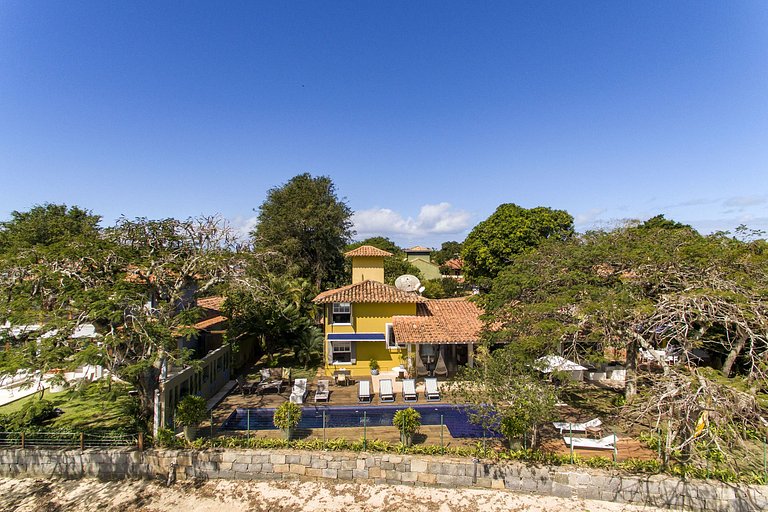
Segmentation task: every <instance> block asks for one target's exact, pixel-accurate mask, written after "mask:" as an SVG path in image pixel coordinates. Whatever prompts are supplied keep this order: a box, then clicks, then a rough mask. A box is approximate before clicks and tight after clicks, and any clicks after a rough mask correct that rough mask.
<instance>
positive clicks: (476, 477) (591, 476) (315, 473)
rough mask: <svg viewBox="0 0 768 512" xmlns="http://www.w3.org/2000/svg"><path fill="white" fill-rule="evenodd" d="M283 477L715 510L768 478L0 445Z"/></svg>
mask: <svg viewBox="0 0 768 512" xmlns="http://www.w3.org/2000/svg"><path fill="white" fill-rule="evenodd" d="M170 471H174V472H175V475H176V478H177V479H193V478H201V479H211V478H223V479H232V480H235V479H244V480H281V479H289V478H305V479H330V480H341V481H350V482H352V481H354V482H361V483H363V482H364V483H374V484H377V483H385V484H401V485H416V486H439V487H475V488H484V489H499V490H503V489H506V490H510V491H516V492H528V493H534V494H542V495H551V496H559V497H563V498H569V497H579V498H586V499H595V500H605V501H614V502H619V503H632V504H638V505H653V506H658V507H667V508H674V509H688V510H702V511H713V512H726V511H728V512H731V511H736V512H741V511H745V512H746V511H757V510H768V486H746V485H735V484H725V483H722V482H715V481H700V480H682V479H679V478H675V477H671V476H665V475H626V474H621V473H618V472H611V471H603V470H594V469H589V470H588V469H583V468H574V467H568V466H558V467H551V466H536V465H528V464H524V463H519V462H500V463H495V462H487V461H478V462H474V461H473V460H472V459H460V458H448V457H430V456H415V455H394V454H380V453H353V452H309V451H293V450H224V449H215V450H199V451H196V450H148V451H145V452H139V451H136V450H129V449H109V450H97V449H90V450H85V451H80V450H61V451H57V450H29V449H26V450H24V449H20V448H17V449H2V450H0V475H3V476H37V477H59V478H82V477H96V478H102V479H122V478H160V479H162V480H163V481H165V479H166V478H167V476H168V474H169V472H170Z"/></svg>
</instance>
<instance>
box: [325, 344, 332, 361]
mask: <svg viewBox="0 0 768 512" xmlns="http://www.w3.org/2000/svg"><path fill="white" fill-rule="evenodd" d="M325 343H326V344H327V345H328V350H326V357H327V359H328V364H331V363H333V344H332V343H331V342H330V341H328V340H326V342H325Z"/></svg>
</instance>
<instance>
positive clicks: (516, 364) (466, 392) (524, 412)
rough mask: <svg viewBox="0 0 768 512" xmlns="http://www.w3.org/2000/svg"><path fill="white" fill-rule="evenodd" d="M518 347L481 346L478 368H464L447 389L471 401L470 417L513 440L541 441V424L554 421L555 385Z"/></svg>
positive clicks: (458, 398)
mask: <svg viewBox="0 0 768 512" xmlns="http://www.w3.org/2000/svg"><path fill="white" fill-rule="evenodd" d="M521 356H522V354H521V353H520V352H518V351H517V350H516V348H515V347H514V346H507V347H504V348H501V349H498V350H495V351H493V352H491V351H488V350H487V349H485V347H481V350H479V351H478V355H477V357H476V358H475V366H474V367H471V368H470V367H464V368H462V369H461V370H460V372H459V374H458V375H457V376H456V377H455V378H454V379H453V380H452V381H450V382H449V383H448V385H447V386H445V387H444V388H443V389H444V390H445V392H446V396H447V397H448V398H449V399H450V400H451V401H452V402H455V403H457V404H471V405H472V407H471V408H470V410H469V418H470V420H471V421H473V422H474V423H476V424H478V425H481V426H482V427H483V428H484V429H485V430H487V431H488V432H498V433H501V434H502V435H504V436H505V437H506V438H507V439H508V440H509V441H510V443H512V442H514V441H517V440H520V441H522V440H523V439H524V438H526V439H529V440H531V444H532V445H533V444H536V443H537V442H538V431H539V427H540V426H541V425H542V424H543V423H544V422H546V421H550V420H551V416H552V409H553V408H554V404H555V401H556V400H555V399H556V395H555V391H554V387H553V386H552V385H551V384H550V383H548V382H547V381H545V380H544V379H543V378H542V377H541V375H540V374H538V373H537V372H536V369H535V365H534V364H533V361H532V359H530V358H528V357H524V356H523V357H521Z"/></svg>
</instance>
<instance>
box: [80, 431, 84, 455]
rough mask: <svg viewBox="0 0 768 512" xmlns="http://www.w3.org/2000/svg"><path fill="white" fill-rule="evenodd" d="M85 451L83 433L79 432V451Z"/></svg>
mask: <svg viewBox="0 0 768 512" xmlns="http://www.w3.org/2000/svg"><path fill="white" fill-rule="evenodd" d="M83 450H85V432H80V451H83Z"/></svg>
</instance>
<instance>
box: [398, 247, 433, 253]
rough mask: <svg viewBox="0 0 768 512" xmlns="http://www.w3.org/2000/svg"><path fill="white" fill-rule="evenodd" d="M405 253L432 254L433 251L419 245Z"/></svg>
mask: <svg viewBox="0 0 768 512" xmlns="http://www.w3.org/2000/svg"><path fill="white" fill-rule="evenodd" d="M405 252H432V249H430V248H429V247H422V246H420V245H417V246H416V247H411V248H410V249H406V250H405Z"/></svg>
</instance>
